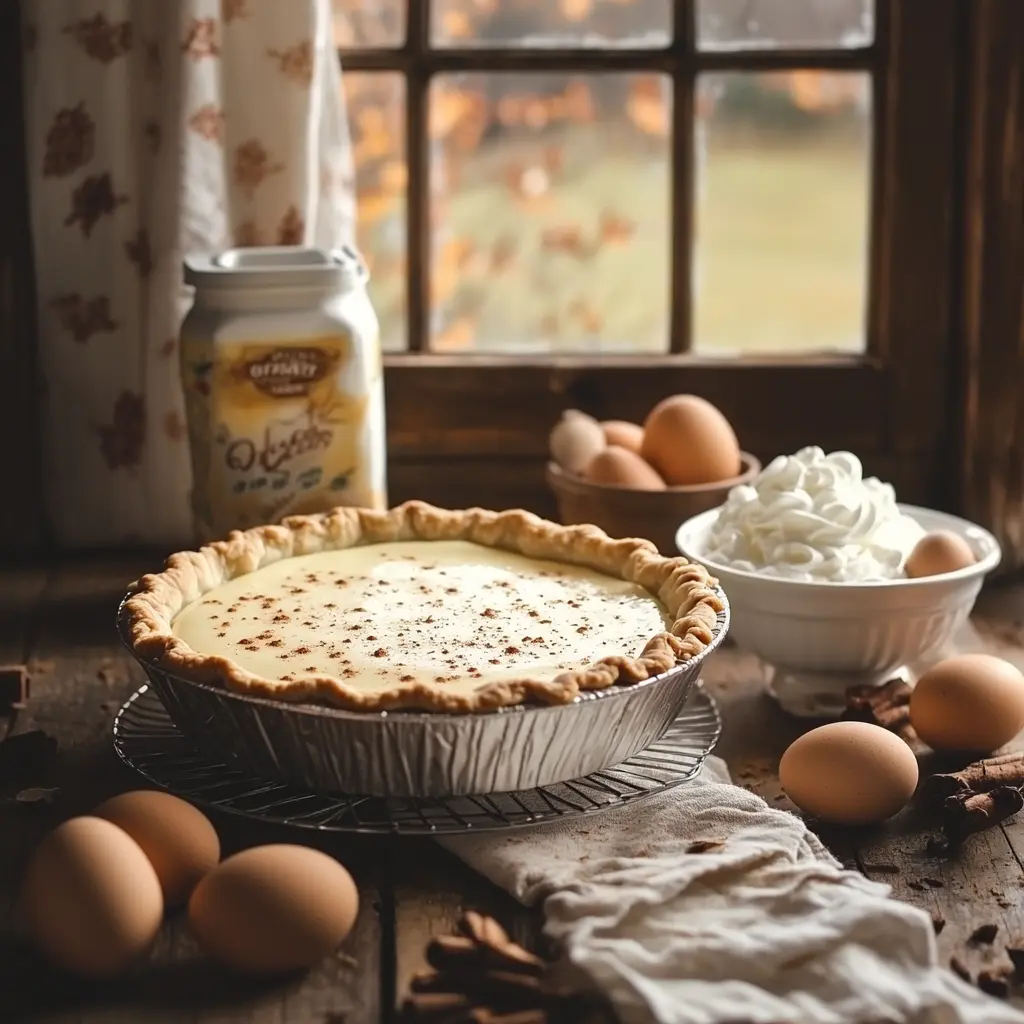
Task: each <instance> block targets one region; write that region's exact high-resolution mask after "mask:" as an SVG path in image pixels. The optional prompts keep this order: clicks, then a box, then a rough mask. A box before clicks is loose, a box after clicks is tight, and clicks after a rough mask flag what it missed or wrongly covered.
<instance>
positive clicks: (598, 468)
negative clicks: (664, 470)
mask: <svg viewBox="0 0 1024 1024" xmlns="http://www.w3.org/2000/svg"><path fill="white" fill-rule="evenodd" d="M583 475H584V477H585V478H586V479H587V480H591V481H593V482H594V483H595V484H611V485H612V486H614V487H631V488H633V490H636V491H663V490H664V489H665V481H664V480H662V479H661V477H660V476H658V474H657V472H656V471H655V470H654V469H653V468H652V467H651V466H650V465H648V463H646V462H644V460H643V459H641V458H640V456H639V455H634V454H633V452H631V451H629V450H628V449H626V448H620V447H619V446H618V445H616V444H610V445H608V447H607V448H605V450H604V451H603V452H600V453H599V454H598V455H596V456H595V457H594V458H593V459H592V460H591V462H590V464H589V465H588V466H587V468H586V470H585V471H584V473H583Z"/></svg>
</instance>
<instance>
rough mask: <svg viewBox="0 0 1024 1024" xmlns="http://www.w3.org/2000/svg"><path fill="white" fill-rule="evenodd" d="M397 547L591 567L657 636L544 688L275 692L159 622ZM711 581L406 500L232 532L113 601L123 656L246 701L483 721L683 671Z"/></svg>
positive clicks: (328, 679) (500, 517)
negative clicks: (304, 565)
mask: <svg viewBox="0 0 1024 1024" xmlns="http://www.w3.org/2000/svg"><path fill="white" fill-rule="evenodd" d="M398 540H467V541H473V542H475V543H477V544H482V545H485V546H488V547H495V548H504V549H507V550H511V551H517V552H519V553H521V554H523V555H526V556H528V557H534V558H543V559H551V560H553V561H559V562H567V563H570V564H576V565H583V566H586V567H588V568H591V569H596V570H598V571H600V572H604V573H606V574H608V575H610V576H615V577H621V578H622V579H625V580H627V581H629V582H632V583H637V584H639V585H640V586H642V587H644V588H645V589H646V590H648V591H650V592H651V593H652V594H654V595H655V596H656V597H657V598H658V599H659V600H660V601H661V602H662V604H664V605H665V607H666V609H667V610H668V613H669V615H670V617H671V618H672V619H673V624H672V627H671V629H670V630H669V631H667V632H664V633H659V634H657V635H656V636H654V637H652V638H651V639H650V640H649V641H648V643H647V645H646V646H645V647H644V649H643V651H642V653H641V654H640V655H639V656H638V657H630V656H626V655H621V656H615V657H609V658H603V659H602V660H601V661H599V662H596V663H595V664H593V665H589V666H587V667H586V668H583V669H578V670H574V671H571V672H564V673H562V674H561V675H559V676H556V677H555V678H554V679H551V680H542V679H529V678H525V679H513V680H500V681H497V682H493V683H489V684H487V685H485V686H482V687H481V688H480V689H478V690H476V691H474V692H473V693H471V694H461V695H460V694H451V693H446V692H445V691H444V690H443V689H441V688H434V687H430V686H424V685H415V686H408V685H402V686H398V685H396V686H395V688H394V689H392V690H386V691H378V692H375V693H366V692H364V691H361V690H357V689H355V688H353V687H351V686H348V685H347V684H346V683H345V682H343V681H342V680H340V679H337V678H335V677H332V676H321V675H311V676H306V677H303V678H301V679H297V680H295V681H294V682H288V683H285V682H280V681H277V680H272V679H266V678H264V677H262V676H258V675H255V674H254V673H252V672H247V671H246V670H245V669H243V668H241V667H240V666H239V665H237V664H235V663H234V662H233V661H231V660H230V659H228V658H224V657H221V656H219V655H205V654H199V653H197V652H195V651H194V650H192V648H191V647H189V646H188V644H186V643H185V641H183V640H181V639H179V638H178V637H177V636H175V635H174V633H173V632H172V628H171V623H172V622H173V620H174V617H175V616H176V615H177V614H178V612H179V611H180V610H181V609H182V608H183V607H184V606H185V605H186V604H189V603H190V602H192V601H194V600H196V599H197V598H199V597H201V596H202V595H203V594H205V593H206V592H208V591H209V590H212V589H213V588H214V587H217V586H219V585H220V584H221V583H223V582H225V581H226V580H229V579H234V578H235V577H236V576H240V575H243V574H245V573H249V572H253V571H255V570H256V569H258V568H260V567H261V566H264V565H269V564H270V563H272V562H276V561H279V560H280V559H282V558H290V557H293V556H296V555H306V554H313V553H315V552H318V551H329V550H335V549H338V548H347V547H353V546H355V545H358V544H377V543H383V542H387V541H398ZM716 585H717V581H716V580H714V579H712V578H711V577H710V576H709V575H708V573H707V571H706V570H705V569H704V568H703V567H702V566H699V565H694V564H692V563H690V562H688V561H687V560H686V559H684V558H664V557H662V556H661V555H659V554H658V552H657V549H656V548H655V546H654V545H653V544H651V543H650V542H649V541H646V540H637V539H631V540H613V539H612V538H610V537H608V536H607V534H605V533H604V532H603V531H602V530H600V529H598V528H597V527H596V526H559V525H557V524H556V523H551V522H548V521H547V520H544V519H541V518H540V517H538V516H535V515H533V514H532V513H530V512H525V511H523V510H521V509H516V510H513V511H508V512H490V511H487V510H485V509H479V508H471V509H460V510H447V509H440V508H435V507H434V506H432V505H428V504H426V503H424V502H420V501H409V502H406V503H405V504H404V505H399V506H397V507H396V508H393V509H391V510H389V511H387V512H374V511H370V510H367V509H359V508H344V507H342V508H336V509H333V510H332V511H331V512H327V513H324V514H322V515H308V516H292V517H290V518H288V519H285V520H284V521H283V522H282V523H281V524H280V525H279V526H259V527H255V528H253V529H251V530H246V531H244V532H242V531H238V530H235V531H232V533H231V534H230V535H229V536H228V539H227V540H225V541H218V542H216V543H213V544H208V545H205V546H204V547H202V548H200V549H199V550H198V551H188V552H179V553H178V554H174V555H171V557H170V558H169V559H168V560H167V565H166V568H165V569H164V571H163V572H160V573H153V574H149V575H146V576H143V577H142V579H140V580H139V581H137V582H136V583H135V584H133V587H132V594H131V596H130V597H129V598H128V600H127V601H126V602H125V605H124V611H123V613H124V615H125V616H126V619H125V625H126V631H127V637H128V640H129V642H130V645H131V647H132V650H133V651H134V653H135V654H136V655H137V656H138V657H139V658H140V659H142V660H144V661H147V662H150V663H153V664H155V665H156V666H157V667H159V668H160V669H162V670H163V671H165V672H168V673H171V674H174V675H177V676H181V677H184V678H185V679H189V680H192V681H194V682H201V683H210V684H216V685H222V686H225V687H226V688H227V689H229V690H233V691H235V692H237V693H243V694H248V695H251V696H258V697H268V698H271V699H275V700H282V701H290V702H322V703H327V704H330V705H333V706H335V707H341V708H346V709H349V710H353V711H382V710H391V709H396V708H408V709H412V708H416V709H420V710H428V711H443V712H449V713H460V712H475V711H488V710H492V709H495V708H498V707H507V706H511V705H515V704H522V703H524V702H526V701H537V702H539V703H542V704H567V703H569V702H571V701H572V700H574V699H575V698H576V697H577V696H578V695H579V693H580V691H582V690H599V689H604V688H606V687H609V686H613V685H616V684H620V685H630V684H634V683H638V682H642V681H643V680H645V679H649V678H651V677H652V676H656V675H660V674H661V673H663V672H666V671H668V669H670V668H672V667H673V666H674V665H676V664H678V663H679V662H682V661H688V660H689V659H690V658H692V657H693V656H694V655H696V654H698V653H700V652H701V651H703V650H704V649H705V647H707V646H708V644H709V643H710V642H711V639H712V636H713V631H714V628H715V623H716V621H717V617H718V613H719V612H720V611H721V610H722V608H723V603H722V601H721V599H720V598H719V596H718V594H717V593H716V592H715V590H714V589H713V588H714V587H715V586H716Z"/></svg>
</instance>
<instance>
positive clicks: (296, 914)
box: [188, 845, 359, 974]
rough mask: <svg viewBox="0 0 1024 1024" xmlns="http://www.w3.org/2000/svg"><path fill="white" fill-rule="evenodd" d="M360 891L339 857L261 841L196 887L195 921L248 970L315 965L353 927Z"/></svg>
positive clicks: (233, 963)
mask: <svg viewBox="0 0 1024 1024" xmlns="http://www.w3.org/2000/svg"><path fill="white" fill-rule="evenodd" d="M358 913H359V894H358V893H357V891H356V886H355V883H354V882H353V881H352V876H351V875H350V874H349V873H348V872H347V871H346V870H345V869H344V868H343V867H342V866H341V865H340V864H339V863H338V862H337V861H336V860H334V859H333V858H332V857H328V856H327V854H325V853H320V852H319V851H318V850H311V849H309V848H308V847H305V846H289V845H275V846H256V847H253V848H252V849H251V850H243V851H242V852H241V853H236V854H235V855H234V856H233V857H228V859H227V860H225V861H224V862H223V863H222V864H220V865H219V866H218V867H217V868H215V869H214V870H213V871H211V872H210V874H208V875H207V876H206V877H205V878H204V879H203V880H202V881H201V882H200V883H199V885H197V886H196V889H195V891H194V892H193V893H192V898H191V899H190V900H189V904H188V922H189V927H190V928H191V929H192V933H193V934H194V935H195V937H196V939H197V940H198V941H199V943H200V945H201V946H202V947H203V948H204V949H205V950H206V951H207V952H208V953H209V954H210V955H211V956H214V957H216V959H218V960H220V961H221V962H222V963H225V964H227V965H228V966H230V967H233V968H234V969H235V970H239V971H245V972H249V973H264V974H278V973H283V972H285V971H293V970H299V969H302V968H308V967H312V966H313V965H314V964H316V963H318V962H319V961H320V960H322V959H323V958H324V957H325V956H327V955H328V954H329V953H331V952H332V951H333V950H334V949H335V948H337V946H338V944H339V943H340V942H341V941H342V940H343V939H344V938H345V936H346V935H348V933H349V932H350V931H351V930H352V926H353V924H355V920H356V916H357V914H358Z"/></svg>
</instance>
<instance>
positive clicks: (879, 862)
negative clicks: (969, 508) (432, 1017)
mask: <svg viewBox="0 0 1024 1024" xmlns="http://www.w3.org/2000/svg"><path fill="white" fill-rule="evenodd" d="M153 565H154V561H153V559H152V558H150V559H142V558H141V557H140V556H137V555H136V556H131V557H129V556H118V557H111V558H106V559H103V560H97V559H94V560H90V561H79V562H75V563H73V564H67V565H62V566H60V567H57V568H51V569H39V570H32V569H23V570H9V571H0V664H10V663H20V662H24V663H27V664H29V666H30V667H31V670H32V700H31V703H30V706H29V709H28V712H27V713H26V712H22V713H21V714H20V715H19V716H17V717H16V718H15V719H14V721H13V723H12V724H11V725H10V728H13V729H15V730H17V729H23V728H25V724H26V714H28V715H30V716H31V719H33V720H34V722H35V723H36V724H37V725H38V726H39V727H41V728H42V729H44V730H45V731H46V732H47V733H49V734H50V735H52V736H53V737H55V738H56V739H57V740H58V742H59V744H60V752H61V753H60V757H59V758H58V760H57V763H56V764H55V766H54V768H53V774H52V777H49V778H45V779H42V778H36V779H32V780H27V781H26V780H20V781H19V780H17V779H12V778H10V777H3V776H0V913H2V915H3V932H2V936H3V938H2V945H0V1019H3V1020H5V1021H6V1020H30V1021H44V1020H45V1021H60V1022H66V1021H77V1022H83V1024H86V1022H88V1024H93V1022H100V1021H104V1022H108V1021H109V1022H129V1021H130V1022H138V1021H195V1022H217V1024H227V1022H229V1021H253V1022H257V1024H269V1022H272V1021H273V1022H280V1021H287V1022H289V1024H291V1022H295V1024H306V1022H311V1024H312V1022H316V1024H319V1022H333V1024H341V1022H344V1024H369V1022H376V1021H378V1020H383V1021H388V1020H391V1019H393V1018H394V1017H395V1015H396V1006H397V1005H398V1004H399V1003H400V1001H401V999H402V996H403V993H404V991H405V988H406V985H407V982H408V979H409V978H410V976H411V974H412V973H413V972H414V971H415V970H417V969H419V968H420V967H422V966H423V959H422V954H423V948H424V946H425V944H426V942H427V941H428V939H429V938H430V937H431V936H433V935H435V934H440V933H445V932H448V931H450V930H451V928H452V926H453V924H454V921H455V919H456V918H457V917H458V915H459V914H460V912H461V911H462V910H463V909H469V908H472V909H478V910H483V911H485V912H488V913H491V914H493V915H495V916H496V917H498V918H499V919H500V920H501V921H503V922H504V923H505V924H506V926H507V927H509V928H510V930H511V931H512V933H513V935H514V936H515V937H517V938H519V939H520V940H521V941H523V942H524V944H527V945H529V946H532V947H534V948H537V947H538V946H542V945H543V943H542V940H541V936H540V917H539V914H538V913H537V912H536V911H531V910H526V909H524V908H522V907H520V906H518V905H517V904H516V903H515V902H514V901H513V900H512V899H511V898H510V897H508V896H507V895H506V894H505V893H503V892H501V891H500V890H498V889H496V888H495V887H494V886H492V885H490V884H489V883H487V882H485V881H483V880H482V879H481V878H480V877H479V876H477V875H475V874H474V873H473V872H472V871H470V870H469V869H468V868H466V867H464V866H463V865H462V864H461V863H460V862H458V861H457V860H456V859H455V858H454V857H452V856H451V855H449V854H447V853H445V852H444V851H443V850H441V849H440V848H439V847H438V846H437V845H436V844H435V843H434V842H433V841H431V840H429V839H419V838H414V839H405V838H395V839H383V838H382V839H376V838H373V837H338V838H330V839H324V840H320V841H318V845H320V846H321V848H323V849H325V850H327V851H328V852H330V853H331V854H333V855H334V856H336V857H337V858H338V859H339V860H341V861H342V862H343V863H344V864H345V865H346V866H347V867H348V868H349V869H350V870H351V871H352V873H353V875H354V876H355V878H356V880H357V882H358V884H359V888H360V893H361V897H362V906H361V910H360V915H359V920H358V923H357V925H356V928H355V931H354V932H353V934H352V935H351V936H350V938H349V939H348V941H347V942H346V944H345V946H344V948H343V950H342V951H341V952H340V953H339V954H338V955H337V956H335V957H334V958H332V959H330V960H328V961H327V962H325V963H324V964H322V965H321V966H320V967H319V968H318V969H317V970H315V971H313V972H312V973H311V974H310V975H308V976H306V977H305V978H304V979H300V980H293V981H290V982H288V983H279V982H278V983H273V984H270V983H268V984H265V985H260V984H255V983H253V982H251V981H250V982H239V981H237V980H234V979H232V978H229V977H227V976H225V975H224V974H223V973H222V972H219V971H217V970H216V969H215V968H213V967H212V966H211V965H210V964H209V963H207V962H206V961H205V960H204V959H203V958H202V956H201V955H200V954H199V953H198V951H197V949H196V947H195V945H194V943H193V942H192V940H191V939H190V937H189V936H188V934H187V932H186V930H185V928H184V927H183V925H182V923H181V922H180V921H171V922H170V923H169V925H168V926H167V927H166V928H165V931H164V933H163V934H162V935H161V937H160V940H159V942H158V944H157V947H156V949H155V950H154V953H153V956H152V960H151V962H149V963H147V964H144V965H141V966H140V967H139V969H138V970H137V971H136V972H135V973H133V974H131V975H129V976H128V977H127V978H123V979H121V980H119V981H117V982H116V983H109V984H107V983H105V984H102V985H85V984H79V983H73V982H72V981H70V980H69V979H68V978H66V977H63V976H61V975H59V974H57V973H56V972H55V971H53V970H51V969H49V968H47V967H46V966H45V965H44V964H42V963H41V962H40V961H39V960H38V959H37V958H36V957H35V956H34V955H33V954H32V953H31V952H30V951H28V950H26V949H25V948H24V946H23V944H22V943H20V942H19V941H18V939H17V936H16V932H15V925H14V921H13V915H12V913H11V906H12V902H13V897H14V895H15V893H16V892H17V887H18V880H19V878H20V873H21V871H22V869H23V865H24V862H25V858H26V856H27V854H28V852H29V851H30V850H31V848H32V846H33V844H34V843H35V842H36V841H37V840H38V838H39V837H40V835H42V834H43V833H44V832H45V831H46V830H47V829H48V828H50V827H52V826H53V825H54V824H55V823H56V822H58V821H60V820H62V819H63V818H65V817H68V816H70V815H72V814H76V813H84V812H87V811H88V810H89V809H90V808H91V807H93V806H94V805H95V804H96V803H97V802H98V801H99V800H100V799H102V798H104V797H106V796H109V795H111V794H113V793H116V792H119V791H121V790H124V789H128V788H132V787H133V786H135V785H137V781H138V780H137V779H135V778H133V775H132V773H131V772H130V771H129V770H127V769H125V768H124V767H122V766H121V765H120V764H119V763H118V761H117V759H116V757H115V755H114V753H113V750H112V748H111V743H110V736H109V731H110V722H111V718H112V715H113V713H114V712H115V710H116V709H117V707H118V706H119V705H120V703H121V702H122V701H123V700H124V699H125V698H126V697H127V696H128V695H129V694H130V693H131V692H132V690H133V689H134V688H135V687H137V686H138V685H140V684H141V683H142V682H144V678H143V675H142V673H141V670H140V669H139V667H138V666H137V665H136V664H135V663H134V662H133V661H132V659H131V658H130V657H129V656H128V654H127V653H126V652H125V651H123V650H122V649H121V648H120V647H119V645H118V643H117V640H116V637H115V635H114V630H113V621H114V611H115V608H116V605H117V601H118V599H119V598H120V596H121V595H122V593H123V590H124V587H125V584H126V583H127V582H128V581H130V580H132V579H135V578H136V577H137V576H138V575H140V574H141V573H142V572H144V571H146V570H147V569H150V568H152V567H153ZM1022 620H1024V589H1022V588H1021V587H1020V586H1014V587H1009V586H1003V587H995V588H992V589H990V590H988V591H986V592H985V593H984V594H983V595H982V599H981V601H980V602H979V606H978V613H977V615H976V619H975V624H976V625H977V626H978V628H979V631H980V632H981V633H982V634H983V635H984V636H985V638H986V642H987V643H990V644H991V645H992V647H993V649H995V650H997V651H998V650H1003V651H1009V652H1010V655H1013V656H1016V657H1017V658H1018V660H1019V659H1020V657H1021V656H1022V655H1024V650H1022V644H1021V638H1022V637H1024V626H1022ZM705 678H706V681H707V683H708V685H709V687H710V688H711V690H712V692H713V693H714V694H715V696H716V698H717V699H718V701H719V704H720V706H721V708H722V711H723V717H724V721H725V729H724V732H723V736H722V740H721V743H720V745H719V748H718V753H719V754H721V755H722V756H723V757H725V759H726V760H727V761H728V763H729V766H730V768H731V769H732V772H733V777H734V778H735V780H736V781H737V782H738V783H739V784H741V785H744V786H747V787H748V788H750V789H752V790H754V791H756V792H758V793H760V794H762V795H763V796H764V797H765V798H766V799H767V800H769V801H770V802H772V803H774V804H775V805H776V806H780V807H787V806H789V805H788V804H787V802H786V800H785V798H784V797H783V796H782V795H781V793H780V792H779V787H778V779H777V776H776V771H775V770H776V766H777V764H778V759H779V756H780V754H781V753H782V751H783V750H784V749H785V747H786V745H787V744H788V743H789V742H790V741H791V740H792V739H793V738H794V737H795V736H796V735H797V734H798V733H799V732H801V731H803V730H804V729H806V728H807V727H808V725H807V723H801V722H799V721H796V720H793V719H790V718H788V717H787V716H786V715H784V714H783V713H782V712H781V711H780V710H779V709H778V708H777V707H776V706H775V705H774V704H773V703H772V702H771V701H770V700H769V699H768V698H767V697H765V696H764V694H763V692H762V685H763V677H762V671H761V669H760V667H759V666H758V664H757V663H756V661H755V660H754V659H752V658H750V657H748V656H745V655H743V654H740V653H739V652H737V651H736V650H735V649H734V648H727V649H726V650H724V651H722V652H720V653H718V654H716V655H715V657H714V658H712V659H711V660H710V662H709V665H708V668H707V671H706V674H705ZM6 727H7V726H3V725H0V730H2V729H3V728H6ZM0 769H2V766H0ZM26 784H27V785H32V786H54V787H59V791H58V792H57V793H56V794H55V796H54V800H53V802H52V803H46V802H38V803H22V802H18V801H15V800H14V799H13V796H14V795H15V794H16V793H17V792H18V790H19V787H21V786H24V785H26ZM1021 818H1022V819H1024V815H1022V816H1021ZM215 824H216V825H217V827H218V830H219V831H220V833H221V836H222V840H223V843H224V847H225V851H226V852H230V851H233V850H235V849H238V848H241V847H244V846H248V845H252V844H254V843H260V842H274V841H294V838H295V837H294V835H293V834H291V833H289V832H288V831H287V830H285V829H282V828H275V827H268V826H263V825H259V824H250V823H247V822H243V821H240V820H238V819H228V818H220V819H215ZM933 832H934V830H933V829H931V828H930V827H929V825H928V823H927V822H924V821H922V819H921V818H920V817H919V815H918V813H917V812H915V811H913V810H912V809H911V810H909V811H907V812H904V813H903V814H901V815H899V816H898V817H897V818H896V819H894V820H893V821H892V822H890V823H888V824H887V825H886V826H884V827H880V828H877V829H872V830H863V831H857V832H852V831H849V830H846V831H841V830H835V831H830V832H828V833H825V834H823V838H824V839H825V840H826V842H827V843H828V844H829V845H830V847H831V849H832V850H833V851H834V853H835V854H836V855H837V856H838V857H839V858H840V859H841V860H843V861H844V862H845V863H846V864H848V865H849V866H851V867H854V868H856V869H858V870H861V871H863V872H864V873H865V874H867V875H869V876H870V877H873V878H876V879H878V880H880V881H884V882H887V883H889V884H890V885H892V887H893V890H894V893H895V895H896V896H897V897H898V898H900V899H903V900H906V901H907V902H909V903H913V904H915V905H917V906H920V907H923V908H924V909H926V910H928V911H930V912H932V914H933V915H934V916H935V917H936V918H941V919H943V920H944V921H945V925H944V927H942V930H941V932H940V934H939V935H938V944H939V949H940V952H941V956H942V958H943V960H944V961H946V962H948V961H949V960H950V959H951V958H952V957H956V958H958V959H959V961H961V962H962V963H963V964H964V965H965V966H966V967H967V969H968V970H969V971H971V973H972V975H974V976H976V975H977V974H978V973H979V972H980V971H981V970H983V969H985V968H990V967H993V966H999V965H1001V964H1003V963H1005V962H1006V953H1005V948H1006V947H1007V946H1011V947H1021V946H1024V900H1022V898H1021V890H1022V885H1024V866H1022V865H1024V860H1022V858H1024V820H1017V821H1011V822H1009V823H1007V824H1005V825H1003V826H1000V827H997V828H994V829H991V830H989V831H987V832H985V833H982V834H980V835H978V836H975V837H973V838H971V839H970V840H969V841H968V843H967V845H966V846H965V848H964V849H963V851H962V852H961V853H960V854H959V855H958V856H957V857H956V858H954V859H943V858H941V857H939V856H937V855H935V854H934V853H930V852H929V849H928V846H927V839H928V837H929V835H931V834H933ZM302 838H303V841H307V840H308V838H309V835H308V834H304V835H303V837H302ZM982 924H995V925H997V926H998V932H997V934H996V937H995V941H994V942H993V943H991V944H980V943H976V942H974V943H972V942H971V941H969V939H970V936H971V934H972V933H973V932H974V931H975V929H976V928H978V927H979V926H980V925H982Z"/></svg>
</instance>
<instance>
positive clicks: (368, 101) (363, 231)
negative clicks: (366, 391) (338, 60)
mask: <svg viewBox="0 0 1024 1024" xmlns="http://www.w3.org/2000/svg"><path fill="white" fill-rule="evenodd" d="M342 79H343V82H344V87H345V97H346V101H347V103H348V118H349V126H350V131H351V133H352V147H353V152H354V155H355V167H356V234H357V244H358V245H359V249H360V251H361V252H362V254H363V257H364V258H365V260H366V263H367V266H368V267H369V269H370V275H371V276H370V298H371V299H372V301H373V305H374V308H375V309H376V310H377V316H378V317H379V318H380V326H381V339H382V342H383V345H384V349H385V351H392V352H393V351H395V350H400V349H404V348H405V347H406V322H405V296H406V284H405V264H406V260H405V249H406V246H405V237H406V236H405V203H406V173H407V171H406V162H405V81H404V79H403V78H402V76H401V75H400V74H395V73H393V72H388V73H383V72H372V71H346V72H345V73H344V74H343V76H342Z"/></svg>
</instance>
